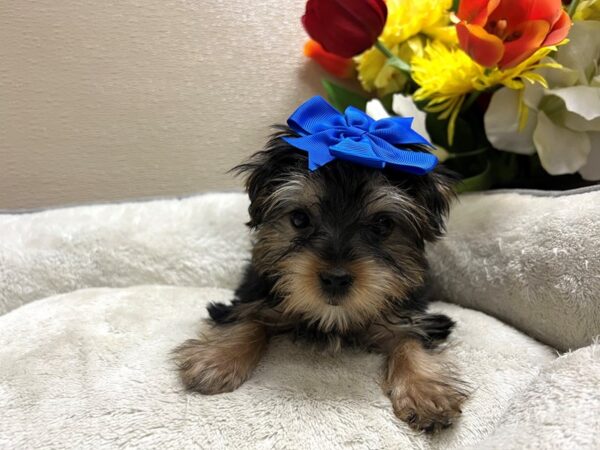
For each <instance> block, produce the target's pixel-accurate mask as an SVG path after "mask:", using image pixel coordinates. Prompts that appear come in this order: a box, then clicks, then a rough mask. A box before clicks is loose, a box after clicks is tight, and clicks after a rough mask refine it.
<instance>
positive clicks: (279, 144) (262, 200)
mask: <svg viewBox="0 0 600 450" xmlns="http://www.w3.org/2000/svg"><path fill="white" fill-rule="evenodd" d="M274 128H275V129H277V130H279V131H278V132H276V133H275V134H273V135H272V136H271V138H270V139H269V141H268V143H267V145H266V146H265V149H264V150H263V151H260V152H257V153H255V154H254V155H252V156H251V157H250V159H249V160H248V161H247V162H245V163H244V164H240V165H239V166H236V167H234V168H233V169H232V171H233V172H234V173H236V174H238V175H243V176H244V177H245V186H246V192H248V197H250V207H249V208H248V212H249V214H250V221H249V222H248V224H247V225H248V226H249V227H251V228H255V227H257V226H259V225H260V224H261V223H262V222H263V220H264V213H265V210H266V207H267V200H268V198H269V195H270V194H272V193H273V192H274V191H275V189H277V187H278V186H279V185H281V184H282V183H284V182H285V180H286V179H287V178H288V177H289V176H290V175H291V174H292V173H293V172H294V171H297V170H302V167H304V168H306V165H307V162H306V155H304V154H301V153H299V152H298V150H296V149H295V148H294V147H292V146H291V145H289V144H288V143H287V142H285V141H284V140H283V139H281V138H282V137H286V136H287V137H294V136H296V134H295V133H294V132H293V131H291V130H290V129H289V128H288V127H286V126H274ZM304 170H306V169H304Z"/></svg>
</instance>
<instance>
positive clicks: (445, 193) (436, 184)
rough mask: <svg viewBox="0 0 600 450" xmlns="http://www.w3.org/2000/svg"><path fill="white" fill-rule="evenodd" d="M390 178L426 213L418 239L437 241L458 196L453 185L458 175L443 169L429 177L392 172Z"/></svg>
mask: <svg viewBox="0 0 600 450" xmlns="http://www.w3.org/2000/svg"><path fill="white" fill-rule="evenodd" d="M388 179H389V180H390V181H391V182H392V183H393V184H394V185H395V186H396V187H397V188H399V189H401V190H402V191H403V192H405V193H407V194H408V195H410V196H411V197H412V198H413V199H414V202H415V204H416V205H417V206H418V207H419V209H420V210H421V211H422V212H424V214H423V215H422V217H423V218H422V221H421V223H420V226H419V227H418V228H419V237H420V238H421V239H423V240H424V241H435V240H436V239H437V238H439V237H441V236H442V235H443V234H444V232H445V228H446V226H445V225H446V224H445V222H446V217H447V216H448V210H449V209H450V203H451V201H452V200H453V199H454V197H455V192H454V185H455V184H456V182H457V180H458V176H457V175H456V174H455V173H454V172H452V171H450V170H448V169H446V168H445V167H443V166H438V167H436V169H435V170H434V171H432V172H430V173H428V174H426V175H407V174H405V173H398V172H393V173H389V174H388Z"/></svg>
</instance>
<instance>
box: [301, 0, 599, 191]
mask: <svg viewBox="0 0 600 450" xmlns="http://www.w3.org/2000/svg"><path fill="white" fill-rule="evenodd" d="M302 23H303V25H304V28H305V29H306V31H307V33H308V34H309V36H310V37H311V40H309V41H308V42H307V43H306V45H305V47H304V53H305V55H307V56H308V57H310V58H312V59H314V60H315V61H316V62H317V63H319V64H320V65H321V66H322V67H323V68H324V69H325V70H326V71H327V72H329V73H331V74H332V75H334V76H335V77H337V78H340V79H346V81H344V82H342V83H335V82H332V81H330V80H324V81H323V84H324V87H325V89H326V91H327V94H328V96H329V100H330V101H331V103H332V104H334V105H335V106H336V107H337V108H338V109H340V110H344V109H345V108H346V107H347V106H349V105H352V106H355V107H358V108H362V109H363V110H365V111H366V112H367V113H368V114H369V115H371V116H372V117H373V118H375V119H380V118H383V117H387V116H389V115H390V114H396V115H400V116H411V117H414V118H415V120H414V123H413V128H414V129H415V130H416V131H418V132H419V133H420V134H422V135H423V136H425V137H427V138H429V140H430V141H431V142H432V143H433V144H434V145H435V147H436V149H437V150H436V153H437V156H438V158H439V159H440V160H442V161H445V164H446V165H447V166H449V167H450V168H452V169H454V170H455V171H457V172H459V173H460V174H461V175H462V177H463V182H462V184H461V186H460V189H461V190H462V191H466V190H480V189H488V188H491V187H503V186H505V187H506V186H513V187H514V186H519V187H537V188H567V187H574V186H581V185H585V184H590V183H592V182H594V181H597V180H600V68H599V64H600V0H572V1H571V3H570V4H568V5H567V4H565V5H563V3H561V1H560V0H459V1H456V0H454V1H452V0H387V1H384V0H344V1H341V0H308V2H307V4H306V13H305V15H304V16H303V17H302ZM359 84H360V86H359ZM353 85H356V86H353Z"/></svg>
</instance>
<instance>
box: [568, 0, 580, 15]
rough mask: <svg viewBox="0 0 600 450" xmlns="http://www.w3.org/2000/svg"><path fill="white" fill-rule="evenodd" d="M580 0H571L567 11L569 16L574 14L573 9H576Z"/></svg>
mask: <svg viewBox="0 0 600 450" xmlns="http://www.w3.org/2000/svg"><path fill="white" fill-rule="evenodd" d="M580 1H581V0H573V1H572V2H571V4H570V5H569V11H568V13H569V17H570V18H571V19H572V18H573V15H574V14H575V11H576V10H577V7H578V6H579V2H580Z"/></svg>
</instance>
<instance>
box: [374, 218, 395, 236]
mask: <svg viewBox="0 0 600 450" xmlns="http://www.w3.org/2000/svg"><path fill="white" fill-rule="evenodd" d="M393 229H394V221H393V220H392V219H391V218H390V217H389V216H386V215H385V214H381V215H379V216H377V217H375V220H374V221H373V223H372V224H371V230H373V232H374V233H375V234H377V235H378V236H381V237H385V236H389V235H390V233H391V232H392V230H393Z"/></svg>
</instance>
